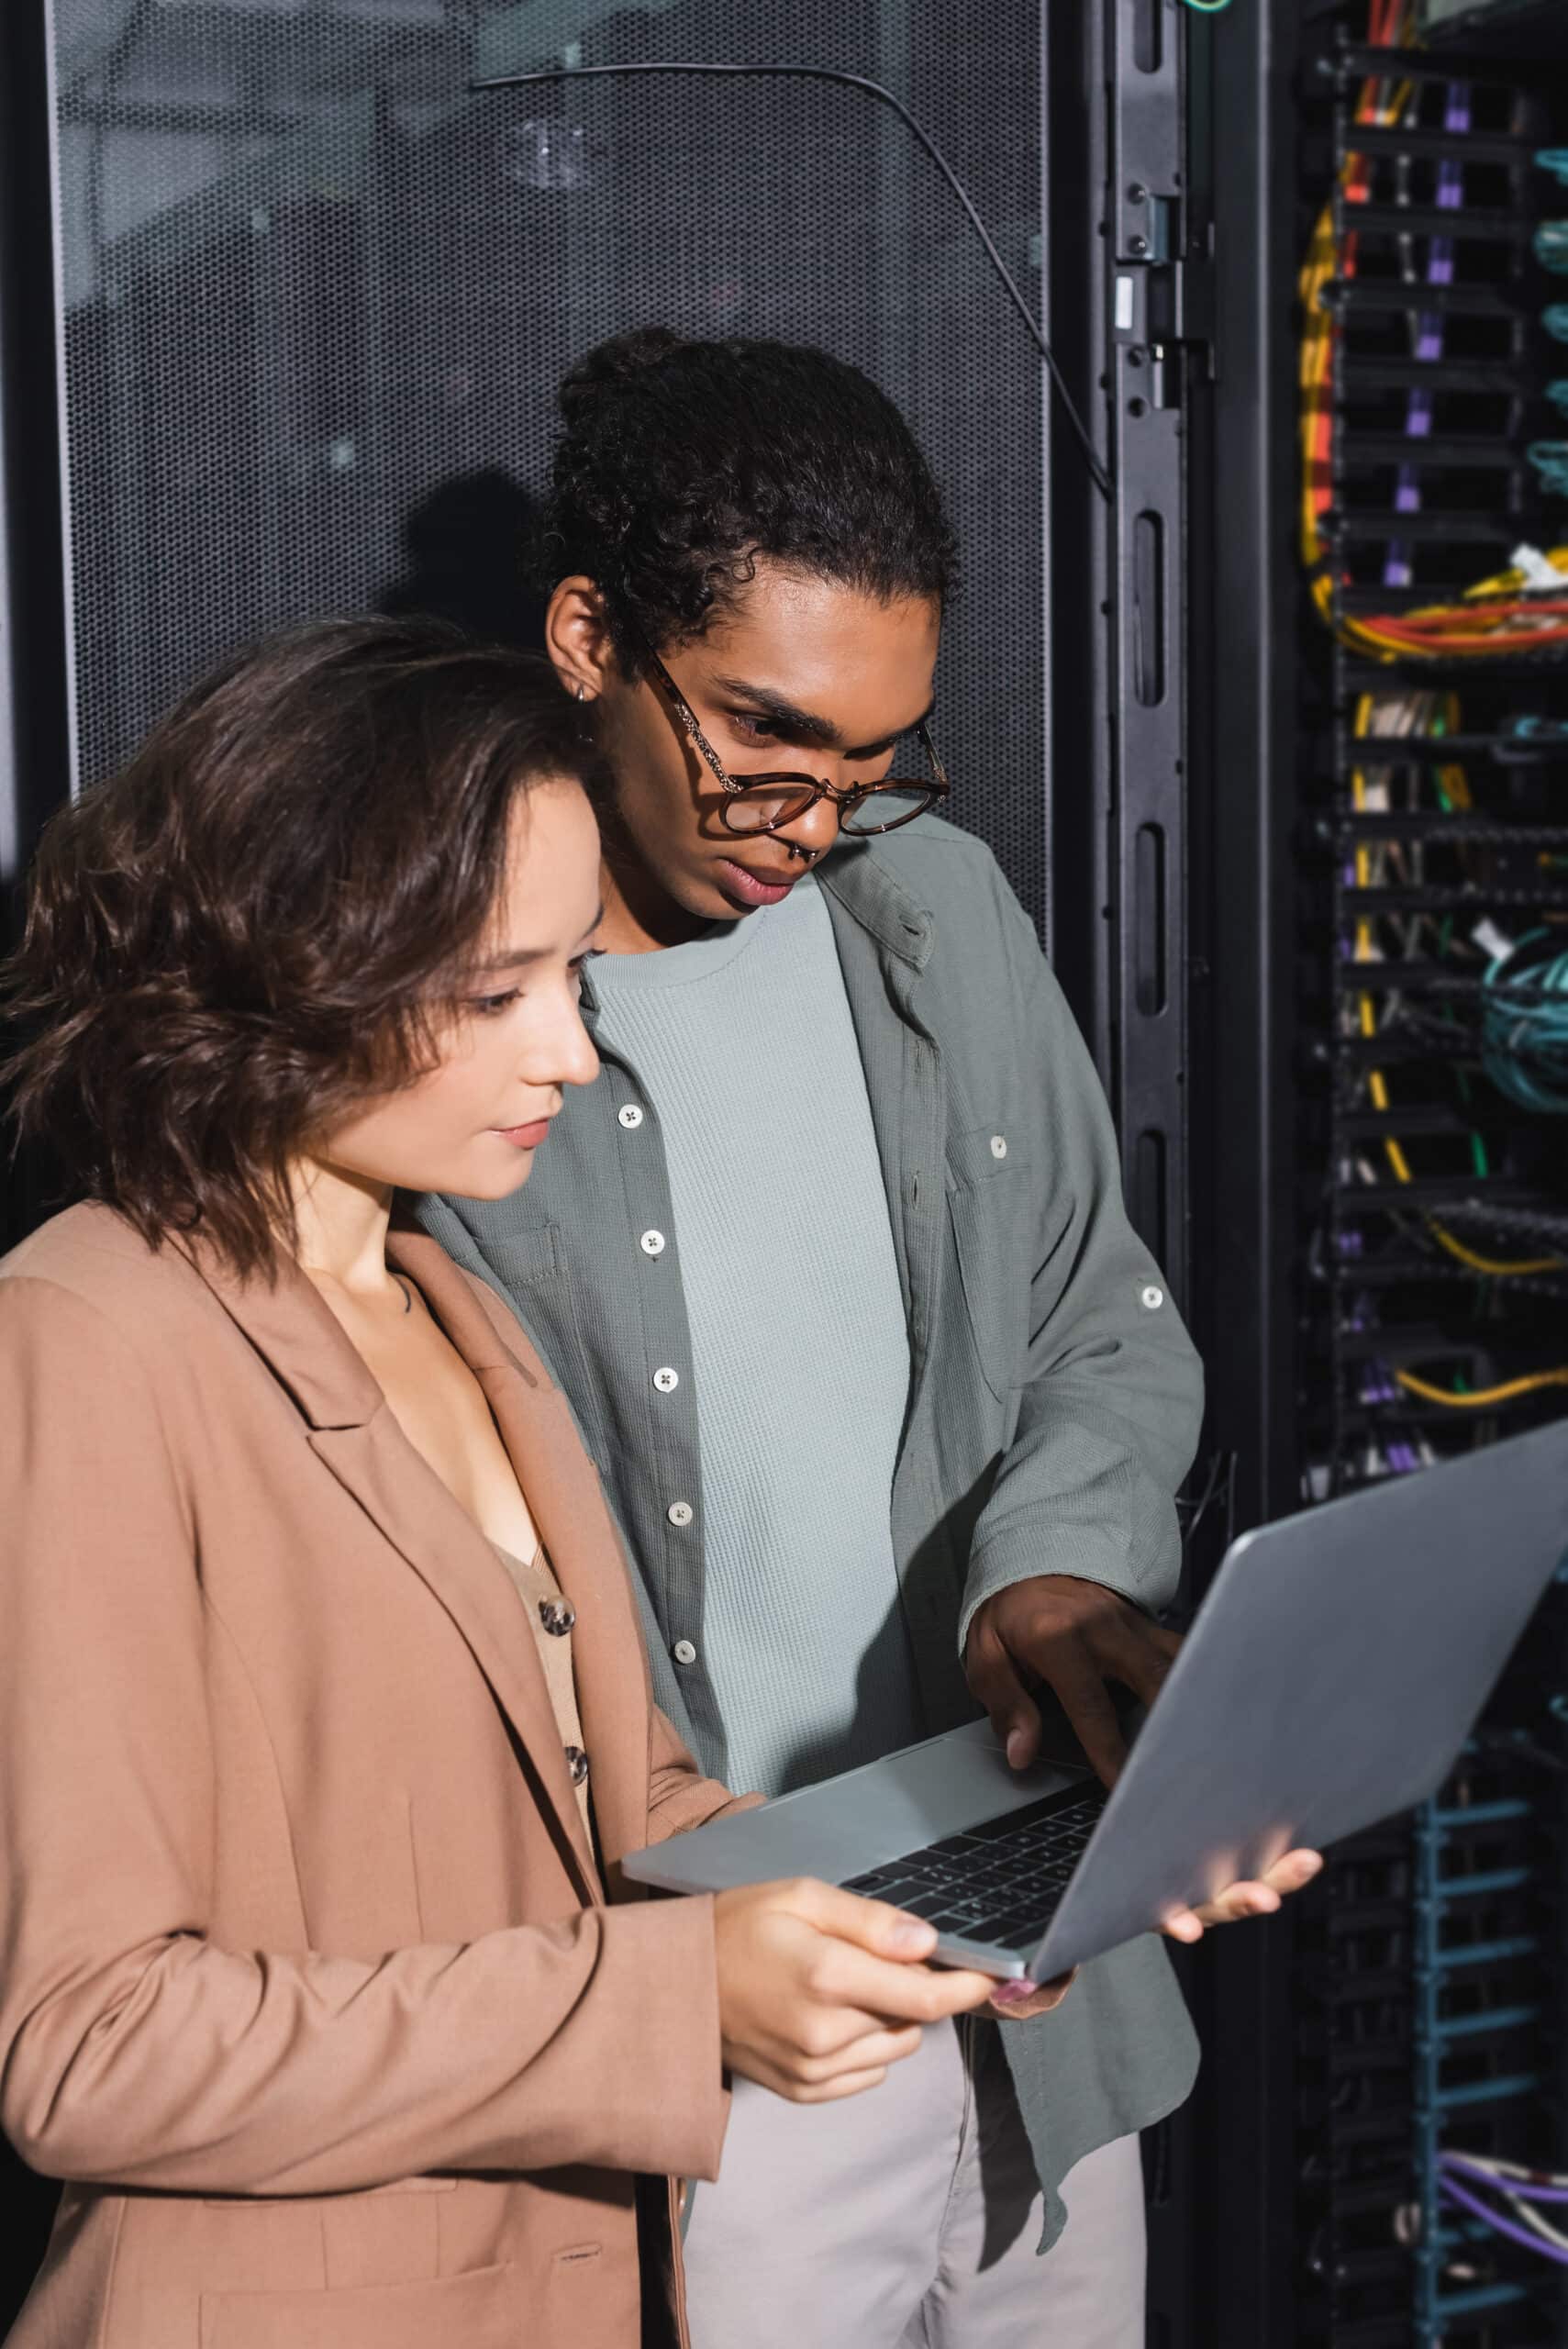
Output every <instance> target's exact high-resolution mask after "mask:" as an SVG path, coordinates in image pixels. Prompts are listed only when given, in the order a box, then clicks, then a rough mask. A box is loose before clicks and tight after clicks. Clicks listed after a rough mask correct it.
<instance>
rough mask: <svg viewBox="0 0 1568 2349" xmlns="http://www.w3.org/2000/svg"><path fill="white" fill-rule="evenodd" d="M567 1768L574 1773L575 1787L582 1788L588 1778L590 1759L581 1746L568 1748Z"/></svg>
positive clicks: (573, 1781)
mask: <svg viewBox="0 0 1568 2349" xmlns="http://www.w3.org/2000/svg"><path fill="white" fill-rule="evenodd" d="M566 1766H567V1768H568V1769H569V1770H570V1771H571V1773H572V1783H573V1786H574V1787H580V1786H581V1785H582V1784H583V1783H584V1779H585V1778H586V1777H587V1776H588V1757H587V1755H586V1754H585V1753H584V1751H583V1749H582V1747H581V1746H580V1745H569V1746H568V1747H567V1749H566Z"/></svg>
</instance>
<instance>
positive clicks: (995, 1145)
mask: <svg viewBox="0 0 1568 2349" xmlns="http://www.w3.org/2000/svg"><path fill="white" fill-rule="evenodd" d="M991 1155H992V1157H993V1158H1006V1155H1007V1137H1006V1134H993V1135H992V1137H991Z"/></svg>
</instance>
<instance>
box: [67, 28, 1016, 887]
mask: <svg viewBox="0 0 1568 2349" xmlns="http://www.w3.org/2000/svg"><path fill="white" fill-rule="evenodd" d="M55 20H56V24H57V28H58V30H59V44H58V47H59V58H58V63H59V80H60V116H61V128H60V137H61V161H62V172H61V222H62V243H63V251H64V260H65V267H64V278H65V284H64V305H65V317H66V340H67V349H68V354H69V366H70V423H69V431H68V451H67V455H68V463H69V472H70V481H71V507H72V533H73V541H74V555H75V563H74V574H75V596H74V603H73V609H72V626H73V629H74V633H75V638H76V642H77V647H78V662H77V668H78V714H79V720H80V733H81V741H82V753H83V756H82V765H83V774H87V775H93V774H100V773H102V772H103V771H104V770H105V769H106V767H108V766H111V765H112V764H113V763H115V762H116V761H117V760H118V759H119V758H121V757H122V756H123V755H124V754H125V752H126V751H127V749H128V747H129V745H130V743H131V742H132V741H133V740H135V739H136V737H137V736H138V735H139V732H140V731H141V730H142V729H144V728H145V726H146V725H147V724H148V722H149V721H150V718H152V717H153V715H154V714H155V713H156V712H157V711H158V710H159V709H160V708H161V707H163V706H165V705H166V704H167V702H168V701H169V699H170V698H171V696H172V695H173V694H174V693H175V692H176V691H177V690H178V689H179V688H180V687H181V686H183V685H184V684H185V683H186V682H187V681H188V679H189V678H190V677H191V676H192V675H193V674H195V672H196V671H198V670H199V669H200V668H201V666H202V665H203V663H204V662H206V661H207V660H208V659H209V658H210V657H211V656H212V655H213V654H214V653H216V652H217V651H218V650H219V648H220V647H222V646H225V645H227V644H228V643H230V642H232V641H233V640H236V639H238V638H239V637H242V636H244V635H247V634H249V633H251V632H253V631H254V630H256V629H260V628H262V627H265V626H267V625H270V624H272V623H273V622H275V621H279V620H283V619H287V618H295V617H299V616H303V615H305V614H308V613H311V612H316V611H320V610H323V609H328V608H334V607H345V606H348V607H353V606H362V605H365V604H367V603H372V602H374V601H377V600H383V599H386V598H388V597H390V598H392V599H394V600H395V601H398V602H400V603H403V604H408V603H422V604H427V605H428V604H432V603H436V604H441V605H444V606H445V607H447V608H449V609H455V610H456V611H457V612H458V614H459V616H460V617H464V618H471V619H473V622H474V623H475V625H477V626H481V627H484V628H485V629H495V628H497V627H500V628H504V629H507V630H509V631H510V632H513V633H519V634H526V633H528V631H529V629H532V628H533V627H535V626H537V607H534V606H533V605H531V604H530V601H529V598H528V595H527V594H526V593H525V592H524V590H523V588H522V586H521V584H520V579H521V564H522V562H523V558H524V556H525V553H526V552H527V551H528V550H527V543H526V542H527V540H528V535H529V530H530V527H531V523H532V519H533V516H534V511H535V507H536V504H537V498H538V495H539V489H540V487H541V484H542V482H543V478H544V473H545V469H546V464H547V462H548V452H549V449H550V442H551V439H552V436H553V431H554V426H555V417H554V411H553V392H554V388H555V385H556V384H557V383H558V382H559V380H560V378H561V376H562V373H564V371H565V369H566V367H567V366H568V365H569V364H570V362H572V361H573V359H574V358H576V357H577V356H579V355H580V354H581V353H582V351H584V350H585V349H586V348H587V347H588V346H589V345H590V344H592V343H593V342H595V340H598V339H600V338H601V337H602V336H604V335H606V334H608V333H611V332H613V331H616V330H617V329H619V328H625V327H628V326H631V325H635V324H639V323H642V322H645V321H650V320H663V321H666V322H668V323H671V324H673V325H674V326H676V327H678V328H682V329H684V330H685V331H688V332H694V333H699V334H719V335H723V334H731V333H734V334H750V335H756V334H763V335H776V336H781V337H784V338H786V339H789V340H806V341H811V342H820V343H823V344H825V345H827V346H828V348H830V349H832V350H834V351H837V352H839V353H840V355H842V356H845V357H848V358H851V359H853V360H855V361H857V362H860V363H861V364H862V365H864V366H865V367H867V368H868V370H869V371H870V372H871V373H873V375H874V376H875V377H876V378H877V379H878V380H879V381H880V382H881V383H882V384H884V386H885V388H886V389H887V390H888V391H889V392H890V393H891V394H892V395H894V396H895V398H896V399H898V400H899V401H900V403H901V404H902V405H903V406H905V407H906V411H907V412H908V414H909V416H910V417H911V420H912V421H913V423H914V424H915V426H916V428H917V431H918V432H919V433H920V435H921V438H922V440H924V442H925V444H926V446H927V447H928V449H929V452H930V454H931V456H932V459H933V462H934V463H935V466H936V470H937V472H938V473H939V476H940V479H941V480H942V483H943V484H944V487H945V488H946V490H947V491H948V493H949V495H950V496H951V501H952V505H953V507H954V512H955V517H956V519H957V523H958V526H959V530H960V534H961V539H962V545H963V550H964V554H965V557H966V562H967V580H966V584H965V588H964V591H963V594H962V598H961V600H960V602H959V604H958V606H957V607H956V609H955V610H954V613H953V615H952V618H951V625H950V628H949V629H948V632H947V640H946V645H945V649H944V652H943V657H942V663H941V668H940V674H939V697H940V699H939V721H938V722H939V729H940V741H941V745H942V748H943V751H944V755H945V756H946V758H947V760H948V763H949V764H950V767H951V772H952V774H953V775H954V778H955V783H956V786H957V788H956V793H955V805H954V812H955V815H956V817H957V819H958V820H959V821H960V822H961V823H963V824H966V825H969V826H970V827H972V828H973V829H975V830H977V831H979V832H981V833H983V834H984V837H985V838H986V839H988V840H989V841H991V842H992V844H993V845H994V846H995V849H996V850H997V852H998V854H999V855H1000V857H1001V859H1002V862H1003V863H1004V865H1005V866H1006V870H1007V872H1008V874H1009V875H1010V877H1011V878H1012V880H1013V882H1014V884H1015V885H1016V886H1017V887H1018V891H1019V893H1020V895H1021V896H1022V897H1023V898H1024V900H1025V903H1026V904H1027V905H1028V906H1029V908H1030V910H1031V912H1032V913H1033V914H1034V915H1035V917H1036V918H1037V920H1038V921H1039V922H1040V927H1041V930H1042V932H1043V931H1044V930H1045V928H1046V923H1047V908H1048V849H1049V790H1048V775H1047V751H1046V724H1047V708H1046V667H1047V655H1046V631H1047V614H1046V596H1045V592H1044V591H1045V571H1046V564H1045V562H1044V561H1043V560H1042V551H1043V549H1044V548H1045V545H1046V533H1045V522H1044V497H1045V462H1044V456H1045V450H1046V445H1047V435H1048V417H1047V415H1046V411H1045V406H1044V402H1043V399H1042V376H1041V369H1040V360H1039V356H1038V353H1037V352H1036V351H1035V350H1034V348H1033V346H1032V344H1031V343H1030V340H1029V336H1028V334H1027V332H1026V330H1025V329H1024V328H1023V326H1022V324H1021V322H1020V321H1019V320H1018V317H1017V316H1016V314H1015V313H1014V312H1013V311H1012V309H1011V308H1010V306H1009V305H1008V302H1007V298H1006V295H1005V293H1004V291H1003V289H1002V287H1001V286H1000V284H999V283H998V282H997V280H996V278H995V275H994V273H992V271H991V270H990V268H989V266H988V264H987V263H986V261H985V259H984V254H983V252H982V250H981V248H980V246H979V243H978V240H977V239H975V237H974V236H973V230H972V229H971V228H970V227H969V225H968V223H967V222H966V221H965V219H964V218H963V216H962V212H961V210H960V208H959V206H958V205H957V203H956V201H955V199H954V198H953V195H952V194H951V190H950V189H949V188H948V187H947V186H946V184H944V183H943V181H942V180H941V178H940V174H939V173H938V172H937V170H936V169H935V167H934V165H932V163H931V162H930V161H929V159H928V158H927V157H926V156H924V155H923V154H922V153H921V152H920V150H919V149H918V148H917V145H916V144H915V142H914V141H913V140H912V139H911V138H910V136H909V134H908V132H907V131H906V129H905V128H903V127H902V126H901V125H900V124H899V123H898V122H897V121H896V120H895V118H893V117H891V116H890V115H889V114H888V112H887V111H886V109H884V108H882V107H880V106H877V105H876V104H875V103H874V101H873V100H872V99H870V98H869V97H867V96H866V95H864V94H862V93H861V92H858V91H853V90H847V89H844V88H839V87H832V86H825V85H822V84H820V83H810V82H805V81H801V80H798V79H759V80H756V81H751V80H747V81H745V82H743V83H735V82H722V83H716V82H699V81H695V80H678V79H668V80H666V79H664V78H662V77H661V78H659V79H657V80H651V79H646V78H643V79H638V80H635V81H632V80H627V81H623V82H605V81H598V80H595V81H594V82H592V83H570V84H565V83H561V84H556V85H553V86H550V87H545V88H531V89H526V90H516V91H510V92H506V93H498V94H490V95H474V94H471V92H470V90H469V86H468V85H469V83H470V81H471V79H472V78H474V77H476V76H483V75H485V74H495V73H502V72H508V71H511V72H515V71H519V70H525V69H527V68H529V67H535V66H550V65H554V64H560V63H562V62H563V61H564V62H569V63H570V62H580V63H589V64H604V63H612V62H615V61H638V60H650V59H654V58H659V57H666V58H669V57H674V58H681V57H686V58H695V59H702V58H711V59H715V60H719V61H766V60H768V59H770V58H773V59H775V60H785V61H788V60H797V59H798V60H807V61H817V62H821V63H824V64H828V65H834V66H839V67H842V68H846V69H849V70H851V71H854V72H862V73H865V74H869V75H871V76H873V77H874V78H876V79H879V80H881V81H883V82H884V83H887V84H888V85H889V86H890V87H891V88H893V89H894V90H895V91H896V93H897V94H898V95H899V96H900V97H901V98H903V99H904V100H905V101H906V103H907V104H909V105H910V106H913V108H914V110H915V111H916V113H917V114H918V115H919V116H920V117H921V118H922V119H923V121H924V122H925V123H926V124H927V125H928V127H929V129H930V130H931V131H932V133H933V134H934V135H935V136H936V138H937V139H939V141H940V143H941V145H942V146H943V148H944V150H946V152H947V153H948V154H949V156H950V158H951V161H952V162H953V164H954V166H955V167H956V168H957V170H958V171H959V173H961V175H962V177H963V179H964V180H965V181H966V183H967V184H968V186H969V187H970V189H971V191H972V193H973V195H974V197H975V200H976V202H977V203H978V205H979V206H980V208H981V210H982V212H983V213H984V216H985V217H986V219H987V221H988V223H989V224H990V226H991V228H992V229H993V231H994V233H995V238H996V239H997V243H998V245H999V247H1000V250H1002V252H1003V254H1004V256H1005V258H1006V261H1007V262H1008V265H1009V267H1010V268H1011V269H1012V270H1013V272H1014V273H1015V275H1016V276H1017V278H1018V282H1019V283H1020V284H1021V285H1022V286H1023V287H1024V289H1025V291H1026V294H1027V295H1029V298H1030V299H1031V300H1036V301H1038V299H1039V298H1040V288H1041V284H1042V270H1041V261H1042V254H1043V245H1042V238H1043V214H1042V206H1041V201H1040V172H1041V152H1042V144H1041V138H1040V115H1041V107H1042V93H1041V85H1040V7H1039V5H1038V0H1004V5H1001V6H997V7H995V8H993V9H991V10H989V11H987V12H986V13H985V15H984V18H980V17H976V16H975V14H974V12H973V10H972V9H970V8H968V7H967V6H964V5H963V0H930V5H920V6H917V5H915V0H847V4H846V0H791V5H787V6H786V5H784V0H767V5H763V6H755V7H752V8H749V9H744V10H737V9H735V8H734V7H732V6H728V5H726V0H649V4H648V5H646V6H642V7H640V8H630V9H613V8H611V7H610V6H607V5H606V0H566V5H555V6H551V7H550V8H549V9H548V10H547V9H542V8H537V7H533V6H528V7H519V6H514V5H509V0H473V5H472V6H462V7H456V6H448V5H445V0H302V5H295V6H287V7H282V8H280V7H274V6H256V5H254V0H185V5H182V6H179V7H163V6H141V5H139V0H78V4H77V5H75V6H72V7H70V8H69V9H67V8H66V7H65V6H63V5H60V6H57V7H56V9H55Z"/></svg>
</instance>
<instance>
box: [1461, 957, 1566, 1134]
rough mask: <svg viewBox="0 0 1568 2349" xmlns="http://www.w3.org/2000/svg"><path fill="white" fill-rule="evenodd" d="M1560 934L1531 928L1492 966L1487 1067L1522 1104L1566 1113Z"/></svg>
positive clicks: (1484, 1027) (1485, 1024) (1485, 1031)
mask: <svg viewBox="0 0 1568 2349" xmlns="http://www.w3.org/2000/svg"><path fill="white" fill-rule="evenodd" d="M1561 935H1562V933H1561V932H1560V931H1557V930H1530V931H1529V933H1528V935H1527V936H1525V937H1524V938H1521V939H1520V940H1519V941H1518V943H1517V944H1515V945H1513V946H1511V947H1509V948H1508V950H1507V952H1506V953H1502V954H1498V955H1496V956H1495V957H1494V958H1493V960H1492V962H1491V963H1489V964H1488V965H1487V969H1486V975H1485V980H1484V982H1483V985H1482V998H1481V1041H1482V1065H1483V1067H1484V1068H1485V1071H1486V1074H1487V1075H1488V1076H1489V1077H1490V1078H1491V1080H1492V1082H1493V1084H1494V1085H1496V1087H1497V1090H1498V1091H1499V1093H1506V1094H1507V1097H1508V1098H1509V1100H1510V1101H1517V1102H1518V1104H1519V1106H1520V1108H1525V1109H1533V1110H1536V1111H1538V1112H1540V1114H1541V1115H1543V1116H1548V1117H1568V953H1564V952H1562V949H1561V945H1560V942H1559V941H1560V939H1561Z"/></svg>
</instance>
